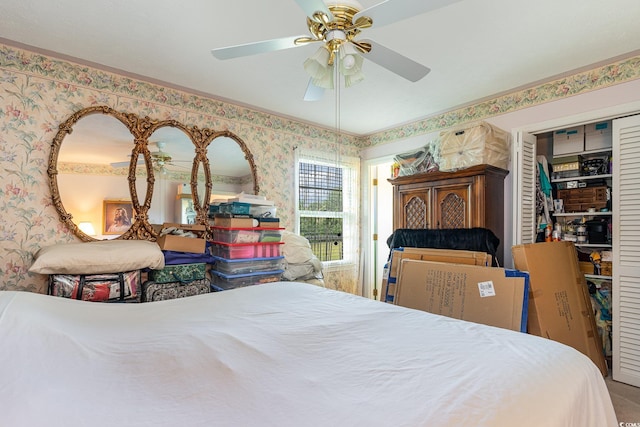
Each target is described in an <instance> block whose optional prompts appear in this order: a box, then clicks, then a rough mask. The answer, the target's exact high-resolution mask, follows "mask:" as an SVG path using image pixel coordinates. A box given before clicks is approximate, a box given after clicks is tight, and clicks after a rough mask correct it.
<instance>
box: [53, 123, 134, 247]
mask: <svg viewBox="0 0 640 427" xmlns="http://www.w3.org/2000/svg"><path fill="white" fill-rule="evenodd" d="M134 140H135V138H134V136H133V135H132V134H131V132H130V131H129V129H128V128H127V127H126V126H125V124H124V123H122V122H120V121H119V120H118V119H117V118H115V117H112V116H108V115H104V114H92V115H88V116H85V117H82V118H81V119H80V120H78V122H77V123H76V124H74V125H73V127H72V132H71V133H70V134H69V135H67V136H66V137H65V138H64V143H63V144H62V145H61V146H60V152H59V154H58V165H57V166H58V190H59V193H60V199H61V200H62V201H63V203H64V207H65V209H66V211H67V212H68V213H69V214H70V215H72V217H73V221H74V223H75V224H76V225H79V224H81V223H82V224H83V228H84V227H86V230H87V231H88V232H89V233H91V232H92V233H93V234H89V236H90V237H92V238H97V239H102V238H114V237H117V236H118V235H121V234H123V232H122V231H120V232H119V233H113V231H109V227H110V226H111V225H112V224H111V221H112V218H111V217H108V218H107V217H105V215H111V214H112V212H111V211H110V209H109V208H110V205H109V202H114V203H115V202H116V201H122V202H130V201H131V195H130V191H129V183H128V179H127V175H128V172H129V163H130V162H131V150H132V149H133V147H134V145H135V143H134ZM120 163H122V164H123V165H122V166H117V167H113V166H112V164H115V165H119V164H120ZM141 181H143V187H142V193H141V194H142V195H143V196H144V194H145V192H146V187H144V186H145V185H146V182H145V181H144V180H141ZM114 209H115V208H114ZM132 214H133V212H132V211H131V208H129V210H128V212H127V216H128V217H129V221H130V222H133V221H134V218H133V216H132ZM111 230H113V227H112V228H111ZM120 230H122V229H120Z"/></svg>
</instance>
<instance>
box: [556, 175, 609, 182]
mask: <svg viewBox="0 0 640 427" xmlns="http://www.w3.org/2000/svg"><path fill="white" fill-rule="evenodd" d="M612 177H613V175H611V174H610V173H607V174H603V175H580V176H574V177H571V178H554V179H552V180H551V182H567V181H588V180H590V179H611V178H612Z"/></svg>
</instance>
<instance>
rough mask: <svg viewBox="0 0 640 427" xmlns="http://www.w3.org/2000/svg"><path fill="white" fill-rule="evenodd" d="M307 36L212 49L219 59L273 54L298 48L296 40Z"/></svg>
mask: <svg viewBox="0 0 640 427" xmlns="http://www.w3.org/2000/svg"><path fill="white" fill-rule="evenodd" d="M303 37H307V36H292V37H283V38H280V39H273V40H264V41H261V42H254V43H246V44H240V45H237V46H229V47H221V48H217V49H212V50H211V53H212V54H213V56H215V57H216V58H218V59H232V58H239V57H241V56H250V55H256V54H258V53H266V52H273V51H276V50H283V49H289V48H292V47H297V46H299V45H297V44H296V43H295V40H296V39H299V38H303Z"/></svg>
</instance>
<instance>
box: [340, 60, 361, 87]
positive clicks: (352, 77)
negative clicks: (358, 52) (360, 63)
mask: <svg viewBox="0 0 640 427" xmlns="http://www.w3.org/2000/svg"><path fill="white" fill-rule="evenodd" d="M360 59H361V60H362V58H360ZM363 80H364V74H362V72H361V71H360V70H358V72H357V73H353V74H349V75H345V76H344V86H345V87H351V86H353V85H355V84H357V83H360V82H361V81H363Z"/></svg>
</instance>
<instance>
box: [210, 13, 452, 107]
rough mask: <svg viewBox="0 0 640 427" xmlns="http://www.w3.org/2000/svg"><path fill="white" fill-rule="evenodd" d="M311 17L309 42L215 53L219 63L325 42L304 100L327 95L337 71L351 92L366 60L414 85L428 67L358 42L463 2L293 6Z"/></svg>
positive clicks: (313, 61)
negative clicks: (366, 33) (368, 32)
mask: <svg viewBox="0 0 640 427" xmlns="http://www.w3.org/2000/svg"><path fill="white" fill-rule="evenodd" d="M295 1H296V3H297V4H298V6H300V8H301V9H302V10H303V11H304V12H305V13H306V14H307V27H308V29H309V33H310V36H306V35H302V36H291V37H284V38H279V39H273V40H264V41H259V42H254V43H247V44H242V45H237V46H230V47H223V48H217V49H213V50H212V51H211V53H212V54H213V56H215V57H216V58H218V59H223V60H224V59H232V58H238V57H242V56H249V55H255V54H258V53H265V52H272V51H276V50H282V49H288V48H292V47H297V46H303V45H306V44H309V43H315V42H321V43H323V44H322V46H321V48H320V49H318V51H317V52H316V54H314V55H313V56H311V57H310V58H309V59H307V60H306V61H305V64H304V65H305V70H306V71H307V72H308V73H309V74H310V75H311V79H310V80H309V85H308V86H307V92H306V94H305V97H304V99H305V100H307V101H311V100H317V99H320V97H321V96H322V94H323V92H324V89H332V88H333V74H334V71H335V70H334V68H333V67H334V65H336V63H338V65H337V70H338V71H339V72H340V74H341V75H343V76H344V78H345V86H347V87H349V86H350V85H351V84H355V83H357V82H359V81H361V80H362V79H363V78H364V76H363V75H362V73H361V72H360V68H361V64H362V58H366V59H368V60H370V61H371V62H374V63H376V64H378V65H380V66H382V67H384V68H386V69H387V70H389V71H391V72H393V73H395V74H398V75H399V76H401V77H404V78H405V79H407V80H409V81H412V82H416V81H418V80H420V79H421V78H423V77H424V76H426V75H427V74H428V73H429V71H431V70H430V69H429V68H428V67H426V66H424V65H422V64H419V63H417V62H415V61H413V60H412V59H409V58H407V57H406V56H403V55H401V54H399V53H397V52H395V51H393V50H391V49H389V48H386V47H384V46H382V45H380V44H378V43H376V42H374V41H373V40H369V39H358V36H360V34H361V32H362V30H364V29H367V28H370V27H376V28H377V27H381V26H383V25H387V24H392V23H395V22H398V21H401V20H403V19H407V18H409V17H412V16H415V15H419V14H422V13H425V12H428V11H430V10H434V9H437V8H440V7H444V6H446V5H448V4H451V3H455V2H457V1H460V0H386V1H383V2H381V3H378V4H376V5H374V6H371V7H369V8H367V9H364V10H363V8H362V6H361V5H360V4H359V3H358V2H357V1H354V0H324V1H323V0H295Z"/></svg>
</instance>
